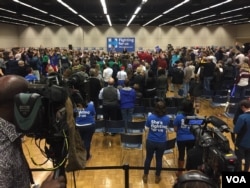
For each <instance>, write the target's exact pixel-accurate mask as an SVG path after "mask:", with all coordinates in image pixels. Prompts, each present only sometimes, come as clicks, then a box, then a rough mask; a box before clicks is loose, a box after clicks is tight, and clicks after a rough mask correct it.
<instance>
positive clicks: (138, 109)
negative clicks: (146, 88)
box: [132, 106, 146, 120]
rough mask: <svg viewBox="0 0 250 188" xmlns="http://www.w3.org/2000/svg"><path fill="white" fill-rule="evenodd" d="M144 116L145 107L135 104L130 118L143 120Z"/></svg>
mask: <svg viewBox="0 0 250 188" xmlns="http://www.w3.org/2000/svg"><path fill="white" fill-rule="evenodd" d="M145 118H146V108H145V106H135V107H134V112H133V114H132V119H133V120H136V119H137V120H138V119H140V120H145Z"/></svg>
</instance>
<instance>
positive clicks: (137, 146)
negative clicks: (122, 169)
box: [121, 133, 143, 164]
mask: <svg viewBox="0 0 250 188" xmlns="http://www.w3.org/2000/svg"><path fill="white" fill-rule="evenodd" d="M121 149H122V152H121V155H122V156H121V164H122V163H123V161H124V159H125V157H126V155H125V154H124V153H125V151H127V150H140V151H141V156H142V160H141V161H143V134H128V133H126V134H121ZM126 163H127V161H126Z"/></svg>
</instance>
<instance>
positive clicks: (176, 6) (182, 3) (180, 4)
mask: <svg viewBox="0 0 250 188" xmlns="http://www.w3.org/2000/svg"><path fill="white" fill-rule="evenodd" d="M189 1H190V0H185V1H183V2H181V3H179V4H177V5H175V6H174V7H172V8H171V9H168V10H166V11H165V12H163V13H162V14H167V13H169V12H171V11H173V10H174V9H176V8H178V7H180V6H182V5H184V4H186V3H188V2H189ZM162 14H160V15H159V16H157V17H155V18H154V19H152V20H150V21H149V22H147V23H146V24H144V25H143V26H146V25H148V24H150V23H151V22H153V21H155V20H157V19H159V18H160V17H162V16H163V15H162Z"/></svg>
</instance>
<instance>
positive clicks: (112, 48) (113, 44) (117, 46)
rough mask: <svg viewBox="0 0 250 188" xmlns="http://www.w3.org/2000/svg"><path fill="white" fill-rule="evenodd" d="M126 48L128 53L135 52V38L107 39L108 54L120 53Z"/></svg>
mask: <svg viewBox="0 0 250 188" xmlns="http://www.w3.org/2000/svg"><path fill="white" fill-rule="evenodd" d="M124 48H126V49H127V51H128V52H134V51H135V38H133V37H131V38H114V37H108V38H107V50H108V52H122V51H123V49H124Z"/></svg>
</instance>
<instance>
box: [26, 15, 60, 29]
mask: <svg viewBox="0 0 250 188" xmlns="http://www.w3.org/2000/svg"><path fill="white" fill-rule="evenodd" d="M22 16H24V17H27V18H31V19H34V20H39V21H42V22H46V23H50V24H53V25H57V26H62V25H60V24H57V23H54V22H50V21H47V20H43V19H40V18H36V17H33V16H29V15H26V14H22Z"/></svg>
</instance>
